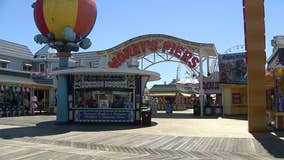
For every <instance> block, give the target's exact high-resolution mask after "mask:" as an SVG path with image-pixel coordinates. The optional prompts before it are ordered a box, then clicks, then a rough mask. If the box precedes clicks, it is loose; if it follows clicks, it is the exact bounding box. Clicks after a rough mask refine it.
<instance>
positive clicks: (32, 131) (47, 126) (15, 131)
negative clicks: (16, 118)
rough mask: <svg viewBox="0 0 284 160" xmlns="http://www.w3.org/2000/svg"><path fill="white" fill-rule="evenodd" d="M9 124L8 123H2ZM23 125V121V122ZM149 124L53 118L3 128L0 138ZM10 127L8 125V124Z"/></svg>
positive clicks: (139, 126)
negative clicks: (59, 119) (75, 121)
mask: <svg viewBox="0 0 284 160" xmlns="http://www.w3.org/2000/svg"><path fill="white" fill-rule="evenodd" d="M2 124H3V123H2ZM157 124H158V123H156V122H153V121H152V123H151V126H155V125H157ZM4 125H9V124H4ZM23 125H25V123H24V124H23ZM151 126H142V125H140V124H133V123H99V124H96V123H65V124H57V123H56V121H55V120H53V121H44V122H39V123H37V124H36V125H35V126H31V124H30V125H29V126H19V125H18V124H17V126H15V127H11V128H4V129H1V130H0V131H1V132H0V138H3V139H13V138H23V137H37V136H48V135H57V134H64V133H68V132H73V131H82V132H84V131H86V132H87V131H88V132H100V131H115V130H129V129H137V128H144V127H151ZM9 127H10V126H9Z"/></svg>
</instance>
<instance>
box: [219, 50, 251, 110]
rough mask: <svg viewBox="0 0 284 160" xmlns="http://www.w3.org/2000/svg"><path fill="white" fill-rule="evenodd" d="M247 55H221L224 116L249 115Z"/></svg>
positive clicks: (220, 70)
mask: <svg viewBox="0 0 284 160" xmlns="http://www.w3.org/2000/svg"><path fill="white" fill-rule="evenodd" d="M245 57H246V55H245V53H243V52H241V53H231V54H224V55H219V57H218V58H219V59H218V60H219V72H220V84H221V88H222V105H223V107H224V114H227V115H236V114H247V113H248V103H247V76H246V73H247V72H246V71H247V65H246V62H245Z"/></svg>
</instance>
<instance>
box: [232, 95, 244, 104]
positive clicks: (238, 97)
mask: <svg viewBox="0 0 284 160" xmlns="http://www.w3.org/2000/svg"><path fill="white" fill-rule="evenodd" d="M232 104H242V96H241V94H240V93H232Z"/></svg>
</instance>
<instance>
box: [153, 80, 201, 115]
mask: <svg viewBox="0 0 284 160" xmlns="http://www.w3.org/2000/svg"><path fill="white" fill-rule="evenodd" d="M197 93H198V91H197V90H195V89H193V88H192V87H191V86H189V85H186V84H178V83H174V84H167V85H154V86H153V87H152V88H151V89H150V90H149V96H150V97H151V99H157V100H158V106H157V107H158V110H166V104H167V103H171V104H172V105H173V110H185V109H187V108H188V107H190V106H192V103H193V100H194V99H197V96H196V95H197Z"/></svg>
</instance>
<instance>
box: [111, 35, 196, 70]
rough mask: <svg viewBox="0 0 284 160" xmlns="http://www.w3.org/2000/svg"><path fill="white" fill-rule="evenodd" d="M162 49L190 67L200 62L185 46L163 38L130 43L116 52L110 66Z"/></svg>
mask: <svg viewBox="0 0 284 160" xmlns="http://www.w3.org/2000/svg"><path fill="white" fill-rule="evenodd" d="M158 50H161V52H162V53H168V54H171V55H173V56H174V57H175V58H177V59H180V60H181V61H183V62H184V63H185V64H186V65H187V66H189V67H190V68H195V67H196V65H197V64H198V63H199V62H200V60H199V58H198V57H197V56H194V55H193V53H192V52H191V51H189V50H187V49H186V48H185V47H184V46H181V45H178V44H176V43H175V42H173V41H169V40H168V41H161V40H157V39H156V40H155V39H154V40H144V41H141V42H138V43H133V44H130V45H129V46H128V47H126V48H124V49H121V50H120V51H117V52H116V55H115V56H114V57H113V58H112V59H111V60H110V61H109V62H108V65H109V67H111V68H117V67H119V66H120V65H121V64H122V63H124V62H126V61H127V60H128V59H129V58H130V57H131V56H139V55H142V54H144V53H147V51H150V52H157V51H158Z"/></svg>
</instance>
